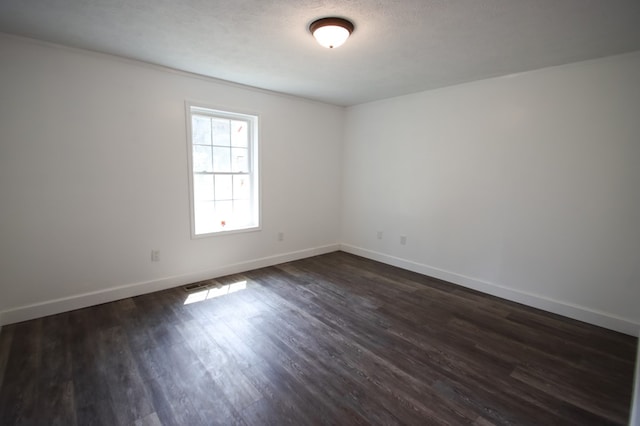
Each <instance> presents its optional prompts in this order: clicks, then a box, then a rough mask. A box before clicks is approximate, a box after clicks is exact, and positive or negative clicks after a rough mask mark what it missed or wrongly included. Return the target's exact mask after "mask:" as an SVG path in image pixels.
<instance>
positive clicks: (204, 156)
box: [193, 145, 213, 172]
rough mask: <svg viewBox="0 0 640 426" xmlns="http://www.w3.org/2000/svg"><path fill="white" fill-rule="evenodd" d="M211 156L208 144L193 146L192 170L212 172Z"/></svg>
mask: <svg viewBox="0 0 640 426" xmlns="http://www.w3.org/2000/svg"><path fill="white" fill-rule="evenodd" d="M212 164H213V157H212V153H211V147H210V146H202V145H194V146H193V171H194V172H212V171H213V168H212Z"/></svg>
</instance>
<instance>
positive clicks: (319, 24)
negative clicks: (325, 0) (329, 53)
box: [309, 18, 353, 49]
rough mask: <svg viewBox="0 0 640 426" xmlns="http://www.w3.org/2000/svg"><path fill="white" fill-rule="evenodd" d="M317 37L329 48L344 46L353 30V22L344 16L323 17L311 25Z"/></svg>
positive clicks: (310, 27)
mask: <svg viewBox="0 0 640 426" xmlns="http://www.w3.org/2000/svg"><path fill="white" fill-rule="evenodd" d="M309 30H310V31H311V34H313V36H314V37H315V39H316V40H317V41H318V43H320V45H321V46H324V47H326V48H329V49H333V48H335V47H339V46H342V44H344V42H345V41H347V39H348V38H349V36H350V35H351V33H352V32H353V24H352V23H351V22H349V21H347V20H346V19H342V18H322V19H318V20H317V21H314V22H313V23H312V24H311V25H309Z"/></svg>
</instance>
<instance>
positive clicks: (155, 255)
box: [151, 250, 160, 262]
mask: <svg viewBox="0 0 640 426" xmlns="http://www.w3.org/2000/svg"><path fill="white" fill-rule="evenodd" d="M151 261H152V262H160V250H151Z"/></svg>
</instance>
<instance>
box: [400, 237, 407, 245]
mask: <svg viewBox="0 0 640 426" xmlns="http://www.w3.org/2000/svg"><path fill="white" fill-rule="evenodd" d="M400 244H402V245H403V246H404V245H406V244H407V236H406V235H400Z"/></svg>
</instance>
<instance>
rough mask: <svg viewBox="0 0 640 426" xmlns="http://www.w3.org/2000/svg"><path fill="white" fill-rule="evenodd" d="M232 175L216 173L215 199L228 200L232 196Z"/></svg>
mask: <svg viewBox="0 0 640 426" xmlns="http://www.w3.org/2000/svg"><path fill="white" fill-rule="evenodd" d="M232 177H233V176H232V175H216V200H230V199H232V198H233V187H232V186H231V178H232Z"/></svg>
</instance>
